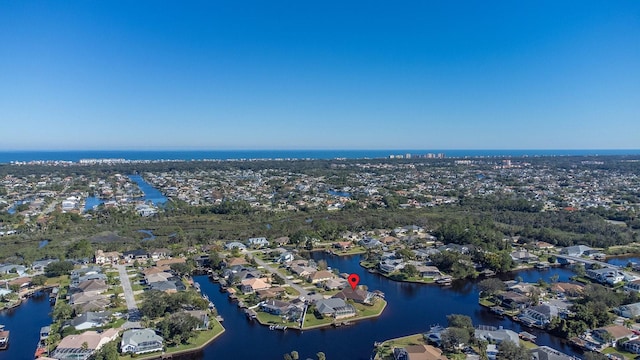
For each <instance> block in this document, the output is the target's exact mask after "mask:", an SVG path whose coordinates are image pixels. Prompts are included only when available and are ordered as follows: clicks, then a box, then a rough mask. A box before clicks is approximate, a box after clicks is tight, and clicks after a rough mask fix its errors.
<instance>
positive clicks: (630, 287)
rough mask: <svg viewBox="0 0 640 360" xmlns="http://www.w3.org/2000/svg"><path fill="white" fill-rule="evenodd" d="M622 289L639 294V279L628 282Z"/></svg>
mask: <svg viewBox="0 0 640 360" xmlns="http://www.w3.org/2000/svg"><path fill="white" fill-rule="evenodd" d="M624 288H625V290H627V291H635V292H640V279H639V280H633V281H629V282H628V283H627V284H626V285H625V286H624Z"/></svg>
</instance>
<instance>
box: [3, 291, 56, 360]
mask: <svg viewBox="0 0 640 360" xmlns="http://www.w3.org/2000/svg"><path fill="white" fill-rule="evenodd" d="M51 309H52V308H51V306H50V305H49V296H48V294H47V293H44V292H42V293H37V295H36V296H33V297H31V298H29V299H27V300H25V301H24V302H23V303H22V304H21V305H20V306H19V307H17V308H14V309H10V310H3V311H0V324H2V325H4V326H5V329H6V330H8V331H9V332H10V335H9V348H8V349H7V350H3V351H0V360H31V359H33V357H34V353H35V351H36V346H37V344H38V340H39V339H40V328H41V327H43V326H47V325H50V324H51V319H50V316H49V313H50V312H51Z"/></svg>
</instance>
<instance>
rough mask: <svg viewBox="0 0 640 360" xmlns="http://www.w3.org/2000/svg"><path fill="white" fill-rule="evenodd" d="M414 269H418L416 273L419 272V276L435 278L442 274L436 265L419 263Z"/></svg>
mask: <svg viewBox="0 0 640 360" xmlns="http://www.w3.org/2000/svg"><path fill="white" fill-rule="evenodd" d="M416 270H418V273H420V276H421V277H426V278H435V277H438V276H442V273H441V272H440V269H438V267H436V266H425V265H420V266H416Z"/></svg>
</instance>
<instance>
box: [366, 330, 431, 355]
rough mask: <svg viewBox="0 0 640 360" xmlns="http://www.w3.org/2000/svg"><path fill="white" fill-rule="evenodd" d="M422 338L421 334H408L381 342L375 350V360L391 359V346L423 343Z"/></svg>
mask: <svg viewBox="0 0 640 360" xmlns="http://www.w3.org/2000/svg"><path fill="white" fill-rule="evenodd" d="M424 344H425V342H424V338H423V336H422V334H416V335H409V336H405V337H401V338H397V339H391V340H387V341H385V342H383V343H382V344H381V345H380V346H378V350H377V352H376V357H375V358H376V359H377V360H393V348H394V347H405V346H407V345H424Z"/></svg>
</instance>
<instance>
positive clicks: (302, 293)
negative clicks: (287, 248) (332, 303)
mask: <svg viewBox="0 0 640 360" xmlns="http://www.w3.org/2000/svg"><path fill="white" fill-rule="evenodd" d="M256 252H257V251H252V252H249V256H251V257H252V258H253V259H254V260H255V261H256V263H258V265H260V266H262V267H264V268H265V269H267V271H269V272H270V273H272V274H278V275H279V276H280V277H281V278H283V279H284V281H285V282H286V283H287V284H288V285H289V286H291V287H292V288H294V289H296V290H298V292H299V293H300V296H305V297H308V295H309V291H308V290H305V289H304V288H303V287H302V286H300V285H298V284H295V283H294V282H293V281H291V280H289V279H287V278H286V277H285V276H283V275H282V274H280V273H279V272H278V270H277V269H274V268H273V267H272V266H271V265H269V264H267V263H266V262H265V261H264V260H262V259H260V258H259V257H257V256H254V254H255V253H256Z"/></svg>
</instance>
